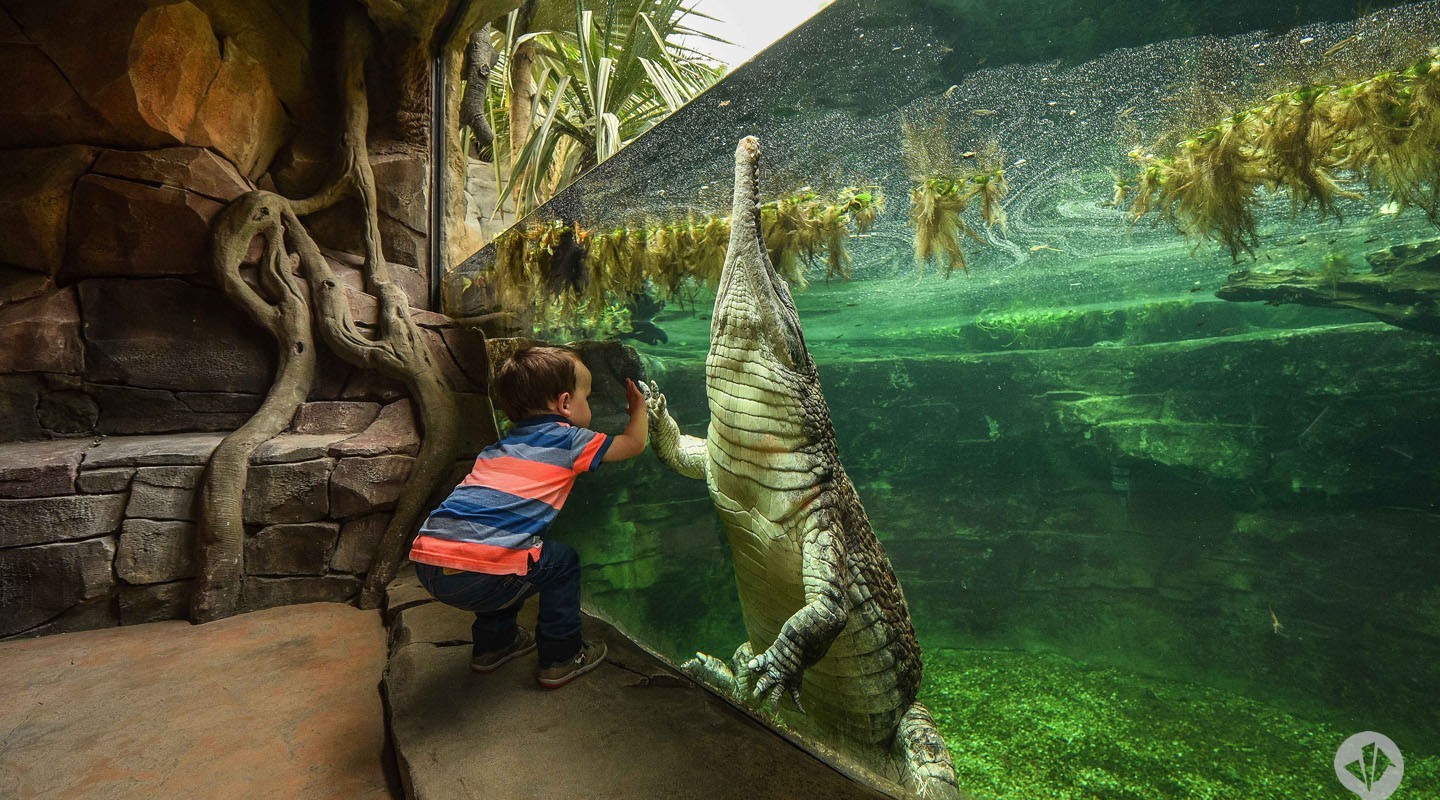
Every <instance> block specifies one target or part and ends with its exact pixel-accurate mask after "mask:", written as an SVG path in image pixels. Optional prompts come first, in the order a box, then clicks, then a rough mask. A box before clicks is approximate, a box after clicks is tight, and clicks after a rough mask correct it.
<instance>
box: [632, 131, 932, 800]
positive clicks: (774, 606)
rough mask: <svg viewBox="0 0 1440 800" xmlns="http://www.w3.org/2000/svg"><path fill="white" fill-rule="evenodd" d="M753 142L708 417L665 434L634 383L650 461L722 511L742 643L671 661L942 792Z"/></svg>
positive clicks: (898, 609)
mask: <svg viewBox="0 0 1440 800" xmlns="http://www.w3.org/2000/svg"><path fill="white" fill-rule="evenodd" d="M759 154H760V145H759V142H758V141H757V140H756V139H755V138H754V137H746V138H745V139H742V140H741V141H740V144H739V146H738V147H737V148H736V151H735V192H734V204H733V212H732V216H731V229H730V243H729V250H728V252H727V253H726V257H725V266H724V269H723V271H722V272H721V275H720V283H719V288H718V293H717V295H716V298H715V311H714V314H713V316H712V318H711V324H710V350H709V353H708V355H707V357H706V359H705V392H706V396H707V400H708V405H709V410H710V424H709V429H708V432H707V435H706V437H705V438H704V439H700V438H698V437H694V436H687V435H684V434H682V433H681V432H680V429H679V426H678V425H677V423H676V422H675V420H674V418H673V417H671V416H670V413H669V409H668V406H667V400H666V398H665V395H664V394H662V393H661V392H660V391H659V387H657V386H654V385H653V384H652V385H651V386H650V387H649V388H650V390H651V391H650V392H649V396H648V400H647V403H648V406H649V414H650V441H651V446H652V448H653V449H654V451H655V453H656V455H657V456H658V458H659V460H660V461H661V463H662V464H664V465H665V466H666V467H669V468H670V469H672V470H675V471H676V472H678V473H680V474H682V475H685V476H688V477H691V478H697V479H700V478H703V479H704V480H705V481H706V484H707V486H708V488H709V492H710V497H711V499H712V500H713V501H714V504H715V508H716V510H717V512H718V513H719V516H720V518H721V521H722V522H723V525H724V528H725V532H726V535H727V538H728V540H729V545H730V548H731V551H732V552H733V555H734V561H735V577H736V583H737V586H738V589H739V595H740V604H741V607H742V614H743V616H744V621H745V630H746V633H747V637H748V638H747V641H745V642H744V643H742V644H741V645H740V646H739V648H738V649H737V650H736V651H735V655H734V656H733V658H732V659H731V662H730V663H729V664H727V663H725V662H724V661H722V660H721V659H719V658H716V657H714V656H711V655H707V654H705V653H697V654H696V657H695V658H694V659H692V660H691V661H688V662H687V663H686V664H685V665H684V666H685V668H686V669H687V670H688V671H690V672H691V673H692V674H696V675H698V676H699V677H701V678H702V679H704V680H705V681H707V682H709V683H711V684H712V685H715V686H718V687H719V688H720V689H721V690H722V691H724V692H726V693H727V694H729V695H731V696H732V697H733V698H734V699H736V700H737V701H739V702H741V703H744V704H747V705H749V706H751V707H752V708H757V709H759V710H762V711H763V710H765V709H767V708H768V709H770V710H771V712H772V713H775V714H777V715H778V714H780V712H781V711H782V709H781V708H780V706H781V705H782V703H781V700H782V699H783V698H784V697H785V696H786V695H788V696H789V698H790V699H791V700H793V702H794V704H795V711H794V712H788V710H787V716H786V717H784V718H783V720H782V721H784V722H786V723H787V724H791V725H792V726H793V727H797V728H800V729H804V730H813V731H814V732H815V738H817V739H819V740H820V741H821V742H822V744H825V745H828V746H833V747H834V748H835V749H837V750H838V751H839V752H841V753H843V754H844V755H845V756H848V757H850V758H852V759H854V760H855V761H857V762H859V764H860V765H861V766H862V767H863V768H864V769H866V770H868V771H870V772H872V773H878V774H879V775H880V776H881V777H883V778H884V779H886V780H888V781H891V782H893V783H898V784H899V785H900V786H901V787H903V788H904V789H905V790H906V791H908V792H909V793H910V794H913V795H915V796H918V797H923V798H953V797H956V796H957V795H958V791H957V790H956V779H955V769H954V765H953V762H952V761H951V757H950V752H949V750H948V749H947V748H946V745H945V741H944V739H943V738H942V736H941V735H940V732H939V731H938V730H937V728H936V726H935V721H934V718H933V717H932V716H931V715H930V712H929V710H928V709H926V708H925V706H924V705H923V704H921V703H919V702H917V701H916V699H915V696H916V694H917V692H918V691H919V688H920V679H921V673H922V664H921V659H920V646H919V643H918V642H917V640H916V638H915V628H914V625H913V624H912V622H911V619H910V611H909V608H908V606H907V605H906V603H905V596H904V594H903V593H902V592H901V589H900V583H899V581H898V580H897V579H896V577H895V572H894V569H893V568H892V567H891V565H890V560H889V558H888V556H886V554H885V550H884V548H883V547H882V546H881V544H880V541H879V540H878V539H877V538H876V537H875V533H874V531H873V530H872V529H871V527H870V520H869V517H868V516H867V515H866V513H865V509H864V507H863V506H861V504H860V498H859V497H858V496H857V494H856V492H855V487H854V485H853V484H851V482H850V479H849V477H848V476H847V475H846V474H845V468H844V467H843V466H842V465H841V463H840V458H839V453H838V451H837V448H836V444H835V432H834V429H833V428H832V426H831V422H830V410H829V408H828V406H827V405H826V403H825V398H824V396H823V394H822V393H821V390H820V380H819V377H818V376H817V374H816V370H815V362H814V360H813V359H812V358H811V356H810V352H809V350H808V348H807V347H806V345H805V337H804V335H803V334H802V332H801V329H800V319H799V316H798V314H797V312H796V310H795V304H794V301H793V300H792V298H791V296H790V290H789V288H788V287H787V286H786V283H785V280H784V279H783V278H782V277H781V276H780V274H779V273H778V272H777V271H776V270H775V267H774V265H773V264H772V263H771V261H770V258H769V256H768V255H767V253H766V249H765V244H764V241H763V239H762V237H761V233H760V207H759V205H758V202H757V196H758V158H759Z"/></svg>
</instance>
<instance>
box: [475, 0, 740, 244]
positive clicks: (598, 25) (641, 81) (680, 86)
mask: <svg viewBox="0 0 1440 800" xmlns="http://www.w3.org/2000/svg"><path fill="white" fill-rule="evenodd" d="M686 2H687V0H654V2H619V3H616V2H611V3H609V4H608V6H607V8H606V11H605V12H604V13H602V14H597V13H596V12H594V11H592V10H590V9H587V8H585V7H584V6H583V4H582V3H581V2H580V0H576V2H575V27H574V29H573V30H566V31H558V30H545V31H534V32H529V33H525V32H522V31H520V30H519V29H518V28H517V22H516V14H512V15H511V17H510V18H509V21H508V25H507V26H505V28H504V29H503V30H499V31H497V32H496V34H495V39H496V49H497V50H499V51H500V52H501V54H502V56H501V58H500V60H499V62H497V64H496V66H495V70H494V74H495V75H496V76H498V77H497V79H493V80H492V81H491V82H490V87H491V89H490V96H489V103H488V104H487V105H488V107H489V109H490V112H489V113H490V122H491V127H492V128H494V129H495V131H496V138H497V140H498V141H506V140H508V139H509V138H510V122H511V120H510V119H509V116H508V114H507V113H505V109H508V108H509V107H510V99H511V98H510V94H509V93H510V91H511V86H512V83H513V81H512V80H511V76H510V74H509V72H510V70H511V68H512V66H513V65H515V64H516V63H518V62H520V61H521V59H516V58H515V57H514V56H515V54H516V52H517V48H521V47H522V46H526V47H527V53H530V54H533V58H526V59H524V62H525V63H526V64H530V65H533V66H532V67H531V68H532V69H533V70H534V76H533V79H534V85H535V94H534V97H535V99H534V105H533V108H532V109H531V114H530V115H529V116H530V120H531V123H530V126H529V130H528V133H527V134H526V136H525V138H524V144H523V145H522V146H521V147H520V148H519V149H518V151H517V152H515V153H514V154H513V157H512V154H509V153H504V152H502V151H504V150H505V148H496V149H497V158H496V159H495V168H496V170H497V177H498V178H499V185H500V187H501V192H500V198H499V202H498V204H497V210H498V209H499V208H501V207H504V205H505V203H506V202H508V201H510V200H512V199H513V200H514V212H515V215H516V217H517V218H518V217H520V216H523V215H524V214H526V213H528V212H529V211H530V210H532V209H534V208H535V207H537V206H539V205H540V204H541V203H543V202H545V201H546V200H548V199H549V198H550V197H551V196H552V195H553V194H554V193H555V192H557V191H559V190H560V189H561V188H563V187H564V186H565V185H567V184H569V183H570V181H572V180H573V179H574V178H575V177H576V176H578V175H579V174H581V173H582V172H584V171H585V170H587V169H589V168H590V167H593V166H595V165H596V164H598V163H600V162H602V161H604V160H605V159H607V158H609V157H610V156H612V155H614V154H615V153H616V152H617V151H618V150H620V148H622V147H624V146H625V145H626V144H628V143H629V142H631V141H633V140H634V139H635V138H636V137H637V136H639V135H641V134H642V133H644V132H645V131H647V130H649V129H650V128H651V127H653V126H654V125H655V124H656V123H657V122H659V121H660V120H661V119H663V118H664V117H665V116H667V115H669V114H670V113H672V112H674V111H675V110H677V109H678V108H680V106H682V105H684V104H685V103H686V102H688V101H689V100H690V99H691V98H693V97H694V96H695V95H697V94H699V93H700V92H702V91H704V90H705V89H706V88H707V87H709V86H710V85H711V84H713V83H714V82H715V81H716V80H718V79H719V77H720V75H721V74H722V73H723V67H721V66H719V65H716V64H713V63H712V62H710V61H709V59H708V58H707V57H706V56H704V54H702V53H700V52H698V51H696V50H694V49H692V48H690V47H688V46H686V45H684V44H682V43H681V40H682V38H683V37H687V36H692V37H700V38H706V39H712V40H714V39H715V37H713V36H710V35H709V34H706V33H703V32H700V31H697V30H695V29H693V28H691V27H689V25H687V24H686V23H687V20H688V19H689V18H690V17H692V16H703V15H700V14H698V12H696V11H694V10H693V9H691V8H690V7H688V6H687V5H686Z"/></svg>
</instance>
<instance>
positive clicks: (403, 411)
mask: <svg viewBox="0 0 1440 800" xmlns="http://www.w3.org/2000/svg"><path fill="white" fill-rule="evenodd" d="M452 5H453V4H452V3H450V2H441V1H440V0H413V1H412V2H401V3H389V2H387V3H383V4H372V3H367V2H358V3H356V4H355V6H356V7H359V8H360V9H362V10H363V11H365V12H366V13H367V14H368V15H369V17H370V20H371V22H372V23H373V25H374V33H375V36H376V40H377V42H378V43H379V44H378V45H377V48H376V52H375V55H374V56H373V57H372V59H371V62H370V64H369V73H368V75H367V78H368V80H367V84H368V89H369V91H368V95H369V104H370V117H369V118H370V130H369V140H370V147H369V153H370V162H371V167H372V169H373V171H374V175H375V180H376V184H377V194H378V198H377V201H378V211H379V227H380V232H381V235H382V242H383V245H384V256H385V258H386V260H388V261H389V262H390V264H391V273H392V276H393V279H394V280H395V282H396V283H397V284H398V285H399V286H401V287H402V288H404V290H405V291H406V292H407V294H408V295H409V297H410V299H411V305H412V306H423V305H424V304H425V303H427V302H428V294H429V292H428V278H427V275H426V269H427V251H428V235H429V231H428V229H429V217H428V203H429V196H430V186H429V164H428V157H427V146H428V143H427V141H426V136H427V132H426V126H427V124H428V107H429V98H428V69H429V52H430V51H429V47H430V45H431V41H432V38H433V35H434V32H435V30H436V29H437V27H438V26H439V24H440V22H441V20H442V19H443V18H444V17H445V16H446V14H448V12H449V11H450V10H451V7H452ZM479 5H481V6H486V7H490V6H495V5H496V4H495V3H480V4H479ZM501 5H503V4H501ZM372 6H374V7H372ZM349 7H350V4H349V3H346V2H339V0H334V1H333V2H332V1H331V0H314V1H313V2H298V3H260V4H255V3H245V2H237V1H236V0H180V1H179V2H177V1H176V0H50V2H44V3H37V2H30V1H29V0H0V75H4V76H5V77H4V80H3V81H0V637H3V636H11V635H17V634H36V633H46V632H55V631H62V630H74V629H79V628H86V627H95V626H101V625H110V624H116V623H131V622H143V621H147V620H151V619H160V618H170V617H181V616H184V615H185V608H186V603H187V601H188V591H189V584H190V578H191V576H192V575H193V570H194V565H193V563H192V562H193V557H194V554H193V553H192V549H193V547H192V542H193V539H194V530H193V529H194V518H195V512H194V507H195V503H194V487H195V486H196V484H197V481H198V480H199V478H200V475H201V472H202V470H203V469H204V465H205V463H206V461H207V459H208V457H209V454H210V453H211V452H212V451H213V450H214V448H215V447H216V445H217V444H218V443H219V441H220V440H221V438H222V437H223V435H224V433H225V432H228V431H231V430H234V429H235V428H237V427H238V426H240V425H241V424H243V423H244V422H245V421H246V420H247V419H249V418H250V416H251V414H252V413H253V412H254V411H255V410H256V409H257V408H258V407H259V406H260V404H261V402H262V400H263V399H264V397H265V394H266V392H267V391H268V390H269V387H270V383H271V381H272V379H273V376H274V369H275V360H276V359H275V355H274V352H273V349H274V344H273V342H272V341H271V340H270V338H269V337H268V336H266V335H265V334H264V333H263V332H262V331H261V330H259V329H258V328H257V326H256V325H255V324H254V323H253V322H251V321H250V320H249V319H247V318H246V317H245V315H244V314H243V313H241V312H240V311H239V310H237V309H236V308H235V307H233V305H232V303H231V302H230V300H229V299H228V298H227V297H226V296H225V294H224V293H223V292H222V291H221V290H220V289H219V288H218V287H217V285H216V283H215V281H214V280H213V278H212V277H211V274H210V271H211V263H210V252H209V247H210V228H211V223H212V220H213V219H214V218H215V216H216V215H217V214H218V213H219V212H220V211H221V210H222V209H223V208H224V207H225V206H226V204H227V203H229V202H230V201H232V200H234V199H235V198H237V197H239V196H240V195H242V194H244V193H246V192H249V191H252V190H255V189H264V190H268V191H273V192H277V193H279V194H281V195H284V196H286V197H290V198H300V197H305V196H307V195H308V194H310V193H312V192H315V191H317V190H319V189H320V188H322V187H323V186H324V185H325V184H326V183H327V181H330V180H333V178H334V176H335V175H336V174H337V173H338V172H339V169H340V165H339V164H337V163H334V162H335V161H336V153H337V152H338V141H337V140H338V138H339V134H340V131H341V129H342V124H341V114H342V109H340V108H339V107H338V104H337V101H336V98H337V96H338V89H337V87H336V85H335V84H336V63H335V62H336V49H337V47H338V30H339V29H338V25H337V24H336V20H338V19H341V18H343V16H344V14H345V11H346V9H347V8H349ZM501 11H503V9H501ZM478 13H480V14H483V13H484V12H478ZM497 13H498V12H497ZM476 14H477V12H475V11H474V9H472V13H471V16H475V15H476ZM477 24H478V23H477ZM364 221H365V220H364V216H363V214H362V212H361V209H360V206H359V204H358V202H356V201H354V200H350V201H345V202H342V203H340V204H338V205H335V206H333V207H331V208H328V209H326V210H325V211H322V212H320V213H317V214H314V215H311V216H309V217H307V218H305V220H304V222H305V224H306V227H307V228H308V229H309V230H310V232H311V234H312V236H314V238H315V240H316V241H317V242H318V244H319V245H320V246H321V248H322V251H323V253H324V255H325V258H326V259H327V260H328V261H329V262H330V264H331V267H332V268H333V269H335V270H336V272H337V273H338V274H339V276H340V279H341V280H342V281H343V282H345V283H346V285H347V287H348V288H349V290H350V291H349V299H350V306H351V314H352V315H353V316H354V318H355V319H356V320H357V321H359V322H360V324H361V325H362V326H364V325H366V324H367V322H368V323H371V327H372V328H373V321H374V318H375V313H376V304H375V300H374V298H372V297H371V296H370V295H368V294H365V293H364V291H363V289H364V287H363V285H362V283H363V282H362V280H361V274H360V272H359V270H358V269H357V267H358V266H359V265H360V264H361V258H360V256H359V255H357V253H360V252H363V248H362V246H361V238H362V233H361V232H362V230H363V226H364ZM259 255H260V249H259V246H258V242H256V243H252V250H251V257H252V258H258V257H259ZM412 315H413V316H414V317H415V318H416V319H417V321H418V322H419V323H420V326H421V332H422V334H423V335H424V337H425V338H426V339H427V343H428V344H429V346H430V350H431V352H432V354H433V355H434V356H435V357H436V360H437V361H438V362H439V363H440V365H441V367H442V369H443V370H444V372H445V376H446V378H447V379H448V383H449V384H450V386H451V388H452V389H454V390H455V391H456V393H457V396H458V397H459V398H460V401H461V403H462V406H464V407H466V408H468V409H471V410H474V411H477V413H478V410H480V409H484V410H485V413H488V403H487V402H486V401H485V396H484V392H485V387H486V385H487V382H488V361H487V359H486V354H485V349H484V340H483V337H480V336H479V335H478V334H472V333H469V332H467V331H465V330H463V329H459V328H457V327H455V326H454V325H453V324H452V323H451V321H450V320H449V319H448V318H446V317H443V316H441V315H438V314H430V313H428V312H423V311H418V310H416V311H413V312H412ZM309 400H310V401H311V402H309V403H307V404H305V405H304V406H302V408H301V409H300V410H299V412H297V414H296V415H295V419H294V421H293V423H292V425H291V427H290V430H289V432H288V433H286V434H284V435H282V436H281V437H279V438H277V439H275V440H272V441H271V442H269V443H268V444H266V445H265V446H263V447H262V448H261V449H260V451H259V452H257V453H256V455H255V457H254V458H253V459H252V468H251V474H250V489H249V494H248V496H247V498H246V506H245V523H246V531H247V541H246V543H245V562H246V570H245V575H246V578H245V587H244V595H245V600H244V605H245V607H247V608H262V607H266V606H271V605H277V604H281V603H287V602H304V601H312V600H345V599H348V598H350V597H352V596H353V595H354V593H355V591H356V589H357V587H358V582H359V577H358V576H359V575H361V574H362V573H363V572H364V571H365V569H366V568H367V567H368V565H369V558H370V554H371V551H372V550H373V549H374V543H375V541H376V540H377V538H378V537H379V535H380V531H381V530H383V528H384V525H385V523H386V522H387V521H388V519H389V513H388V509H389V508H390V506H391V505H392V504H393V503H394V500H395V495H396V494H397V493H398V491H399V488H400V486H402V485H403V482H404V481H405V478H406V475H407V473H408V471H409V468H410V464H411V460H412V459H411V456H413V455H414V453H415V452H416V449H417V444H418V442H419V435H418V433H417V431H416V423H415V420H414V418H413V415H412V412H411V408H410V403H409V402H408V401H407V399H406V398H405V397H404V393H403V390H402V388H401V386H400V385H399V384H398V383H395V382H392V381H390V380H387V379H384V378H381V377H380V376H378V375H377V374H376V373H374V372H371V371H368V370H364V369H358V368H353V367H351V366H349V365H347V364H345V363H344V362H342V361H341V360H340V359H339V358H336V357H335V356H333V355H331V354H330V353H328V352H322V353H321V354H320V362H319V377H318V379H317V380H316V383H315V387H314V389H313V391H312V392H311V395H310V398H309ZM482 427H488V426H476V428H475V429H476V430H479V429H481V428H482ZM476 446H478V444H477V443H475V442H464V443H462V447H463V448H464V449H466V450H471V449H473V448H474V447H476Z"/></svg>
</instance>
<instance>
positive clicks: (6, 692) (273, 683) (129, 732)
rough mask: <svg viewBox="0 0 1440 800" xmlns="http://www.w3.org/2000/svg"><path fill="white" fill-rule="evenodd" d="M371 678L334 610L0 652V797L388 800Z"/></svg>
mask: <svg viewBox="0 0 1440 800" xmlns="http://www.w3.org/2000/svg"><path fill="white" fill-rule="evenodd" d="M384 668H385V631H384V628H383V627H382V625H381V618H380V614H378V613H376V612H365V611H359V610H357V609H355V608H352V607H350V606H346V605H340V604H334V603H315V604H311V605H302V606H290V607H287V608H275V609H270V610H268V611H259V612H255V613H252V614H244V615H241V616H237V617H231V618H229V619H225V620H221V621H219V622H213V623H210V624H208V625H201V626H191V625H189V624H187V623H185V622H180V621H174V622H157V623H152V624H149V625H135V626H130V627H124V628H107V629H103V630H95V631H84V632H81V633H67V634H60V635H57V636H47V637H42V638H38V639H25V640H19V641H11V642H6V643H3V644H0V697H4V698H5V701H4V703H3V704H0V797H4V798H7V799H8V798H15V799H16V800H28V798H37V799H38V798H57V799H58V798H65V800H101V799H102V798H103V799H104V800H113V799H116V798H137V800H138V799H139V798H146V799H147V800H166V799H167V798H177V800H178V798H186V800H193V799H194V798H215V799H216V800H225V799H226V798H237V800H238V799H239V798H261V797H264V798H287V799H288V798H295V799H296V800H323V799H328V798H336V800H339V799H340V798H345V799H346V800H355V799H358V800H388V798H390V797H391V790H390V788H389V786H388V785H387V780H386V775H385V770H384V769H383V767H382V764H383V755H384V749H385V728H384V711H383V708H382V705H381V701H380V695H379V692H378V691H377V687H378V685H379V682H380V678H381V673H382V671H383V670H384Z"/></svg>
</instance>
